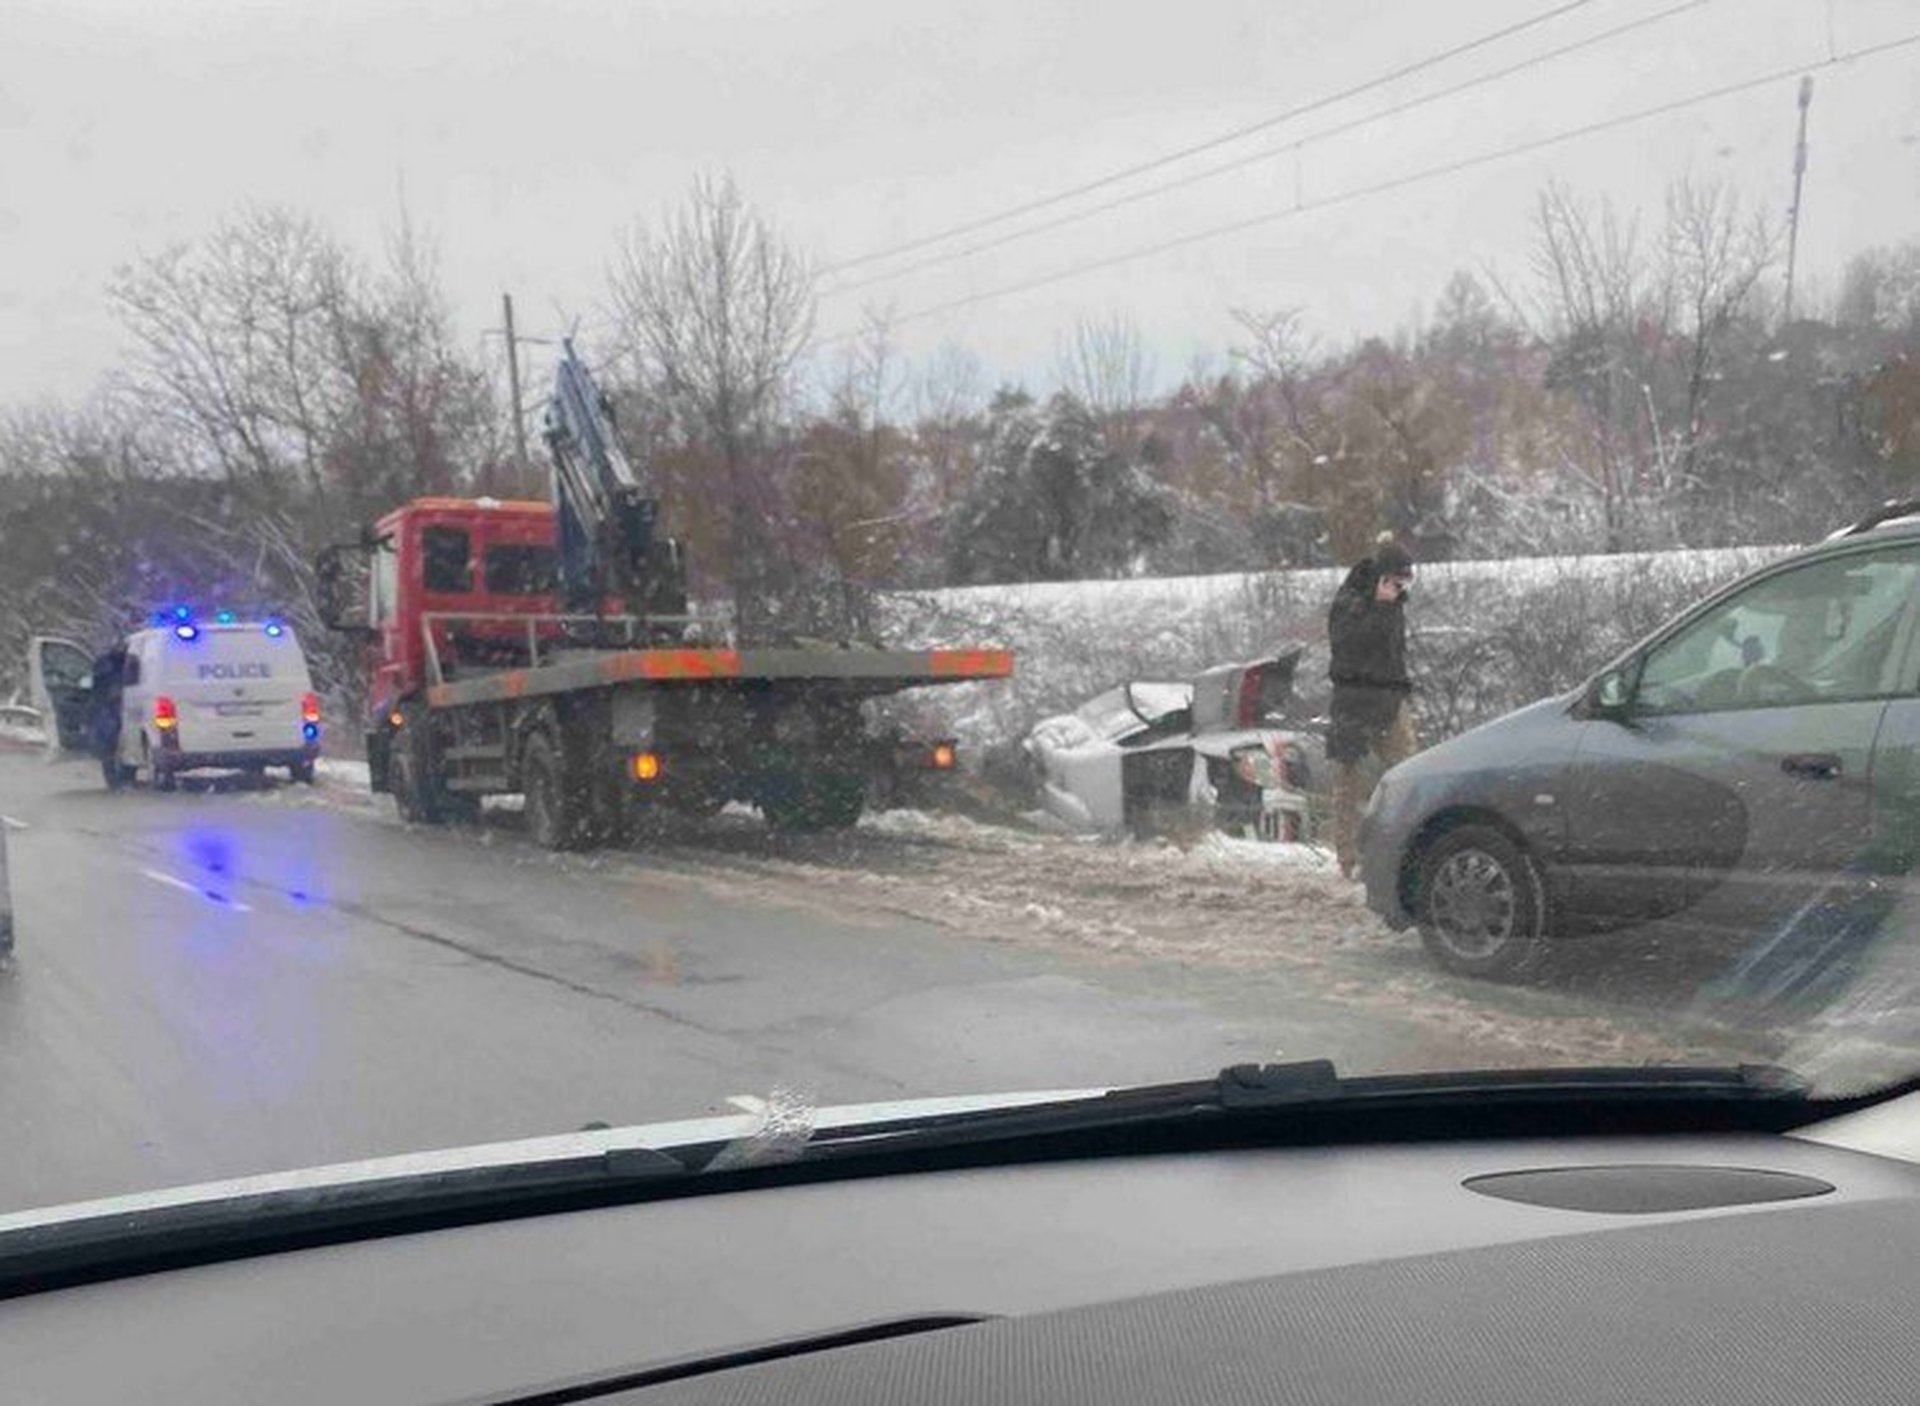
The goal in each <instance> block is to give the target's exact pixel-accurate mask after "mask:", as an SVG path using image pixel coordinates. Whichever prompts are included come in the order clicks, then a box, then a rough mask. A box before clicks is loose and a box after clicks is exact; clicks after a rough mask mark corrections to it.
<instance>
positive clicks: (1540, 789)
mask: <svg viewBox="0 0 1920 1406" xmlns="http://www.w3.org/2000/svg"><path fill="white" fill-rule="evenodd" d="M1917 588H1920V503H1901V504H1889V505H1888V506H1887V507H1886V508H1885V509H1883V510H1881V511H1880V512H1878V513H1875V514H1874V515H1872V516H1870V517H1868V518H1866V519H1864V520H1863V521H1861V522H1859V523H1856V524H1855V525H1854V526H1852V527H1850V528H1847V529H1845V530H1844V531H1843V532H1840V533H1837V534H1835V535H1834V536H1833V537H1832V538H1829V539H1828V540H1827V541H1825V542H1823V543H1822V544H1820V545H1818V546H1816V547H1813V548H1811V549H1809V550H1807V551H1804V552H1800V553H1797V554H1795V555H1793V556H1790V557H1787V558H1784V559H1782V560H1780V561H1778V562H1775V563H1773V564H1772V565H1769V566H1767V567H1764V568H1762V569H1760V570H1758V571H1755V572H1753V573H1752V574H1750V575H1748V576H1746V577H1744V578H1743V579H1741V580H1740V581H1738V582H1736V583H1734V584H1733V585H1731V586H1729V587H1727V588H1726V589H1724V590H1722V591H1720V592H1719V593H1718V594H1716V595H1713V596H1711V597H1709V598H1708V599H1706V600H1705V601H1702V602H1701V603H1700V604H1698V605H1696V606H1694V607H1693V608H1692V609H1690V610H1687V611H1685V612H1683V613H1682V614H1681V615H1679V616H1678V617H1676V618H1675V619H1673V620H1672V621H1670V622H1668V623H1667V624H1666V625H1665V626H1663V627H1662V628H1661V629H1659V630H1657V631H1656V632H1655V633H1654V634H1652V635H1651V636H1649V637H1648V638H1647V639H1645V640H1643V641H1642V642H1641V643H1640V644H1638V645H1636V646H1635V647H1634V648H1632V649H1630V650H1628V651H1627V652H1626V653H1625V654H1624V655H1622V656H1620V657H1619V658H1617V659H1615V660H1613V661H1612V662H1611V663H1609V664H1608V665H1607V666H1606V667H1605V668H1603V669H1602V670H1600V672H1599V673H1597V674H1595V675H1594V676H1593V677H1592V678H1591V679H1589V680H1588V681H1587V682H1586V683H1584V684H1583V685H1581V686H1580V687H1579V688H1576V689H1574V690H1572V691H1571V692H1569V693H1566V694H1564V695H1561V696H1559V697H1555V698H1548V699H1544V700H1542V701H1541V702H1538V703H1535V704H1532V705H1531V706H1529V707H1526V708H1522V709H1520V710H1519V711H1518V712H1515V713H1511V714H1508V715H1507V716H1505V717H1503V718H1500V719H1497V720H1496V721H1494V722H1491V723H1488V724H1486V725H1485V726H1482V727H1479V728H1476V729H1474V730H1473V731H1470V732H1467V733H1463V734H1461V735H1460V736H1458V737H1455V738H1452V739H1450V740H1449V741H1447V742H1444V743H1441V744H1440V745H1438V746H1436V747H1434V748H1432V749H1431V750H1429V751H1426V752H1423V753H1421V754H1419V755H1418V756H1416V757H1413V758H1412V759H1410V760H1408V761H1407V762H1404V763H1402V764H1401V765H1400V766H1397V767H1395V768H1393V769H1392V770H1391V771H1389V772H1388V773H1387V774H1386V776H1385V777H1384V778H1382V780H1381V783H1380V786H1379V788H1378V789H1377V790H1376V792H1375V794H1374V796H1373V800H1372V802H1371V804H1370V806H1369V808H1368V812H1367V815H1366V818H1365V820H1364V822H1363V828H1362V850H1363V853H1362V862H1361V878H1362V880H1363V882H1364V883H1365V885H1366V889H1367V899H1368V903H1369V905H1370V906H1371V907H1372V908H1373V909H1374V911H1375V912H1377V913H1379V914H1380V915H1381V916H1382V917H1384V918H1385V919H1386V921H1387V922H1388V923H1389V924H1390V925H1391V926H1393V927H1395V928H1402V929H1403V928H1406V927H1408V926H1410V925H1417V926H1418V927H1419V929H1420V933H1421V937H1422V939H1423V940H1424V942H1425V944H1426V947H1427V950H1428V952H1429V953H1430V954H1431V955H1432V956H1433V958H1434V959H1435V960H1436V961H1438V962H1439V963H1440V964H1441V965H1442V966H1444V967H1446V968H1448V969H1450V970H1454V971H1459V972H1465V973H1471V974H1475V975H1481V976H1491V977H1500V976H1510V975H1514V974H1517V973H1519V972H1521V971H1523V970H1524V969H1526V968H1527V967H1529V966H1531V965H1532V964H1533V963H1534V962H1535V961H1536V959H1537V958H1538V957H1539V956H1540V954H1541V952H1542V950H1543V948H1544V946H1545V944H1546V943H1547V942H1548V940H1549V939H1552V938H1558V937H1561V936H1566V935H1572V934H1576V933H1581V932H1592V931H1596V930H1603V929H1606V928H1614V927H1622V926H1626V925H1630V924H1636V923H1640V922H1646V921H1651V920H1655V919H1673V918H1681V919H1683V920H1684V921H1685V922H1687V923H1689V924H1694V923H1697V924H1699V925H1701V926H1703V927H1712V928H1720V929H1736V930H1741V931H1745V932H1755V931H1764V930H1769V929H1777V928H1778V927H1779V926H1780V925H1781V924H1782V923H1785V922H1788V921H1790V920H1792V919H1793V918H1794V917H1795V915H1797V914H1804V912H1805V911H1806V905H1807V904H1808V903H1809V902H1811V901H1814V900H1815V899H1817V898H1818V897H1819V896H1820V895H1823V894H1831V893H1832V892H1833V891H1834V887H1835V885H1836V884H1843V885H1844V884H1846V883H1848V882H1851V881H1854V880H1857V881H1858V882H1859V883H1860V884H1861V885H1862V886H1863V887H1864V886H1867V885H1870V884H1872V883H1873V882H1874V881H1875V880H1876V879H1877V878H1879V877H1883V876H1885V875H1887V874H1889V873H1901V874H1904V873H1905V872H1906V870H1907V869H1908V868H1909V867H1910V865H1911V862H1912V859H1913V856H1914V852H1915V845H1914V839H1913V836H1914V833H1915V827H1914V819H1915V816H1916V813H1917V811H1916V801H1920V774H1916V772H1917V770H1920V640H1916V638H1915V635H1916V621H1917V615H1920V612H1917V611H1916V589H1917Z"/></svg>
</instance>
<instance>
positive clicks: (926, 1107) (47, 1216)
mask: <svg viewBox="0 0 1920 1406" xmlns="http://www.w3.org/2000/svg"><path fill="white" fill-rule="evenodd" d="M1107 1092H1109V1090H1107V1089H1105V1088H1095V1089H1044V1090H1026V1091H1020V1092H1013V1093H993V1094H967V1095H957V1096H953V1097H947V1098H924V1099H907V1100H899V1101H893V1102H883V1103H854V1104H839V1105H834V1106H831V1107H823V1108H808V1109H805V1110H804V1112H805V1126H806V1127H807V1128H808V1129H826V1128H849V1127H866V1126H873V1127H876V1128H883V1127H885V1126H886V1125H887V1124H889V1123H896V1122H912V1121H914V1120H917V1119H924V1118H929V1117H935V1116H939V1115H942V1114H949V1113H973V1112H980V1111H984V1110H989V1109H996V1108H1019V1107H1023V1106H1026V1105H1030V1104H1040V1103H1051V1102H1056V1101H1059V1100H1064V1099H1076V1098H1097V1097H1099V1096H1101V1095H1103V1094H1105V1093H1107ZM733 1102H735V1103H736V1104H737V1105H740V1106H741V1111H739V1112H737V1113H729V1114H717V1115H713V1116H710V1117H702V1118H685V1119H678V1120H674V1121H669V1122H660V1123H637V1124H633V1125H631V1126H627V1127H620V1128H595V1129H591V1130H587V1131H582V1132H576V1133H561V1134H558V1135H555V1136H552V1137H538V1138H521V1139H517V1140H515V1141H510V1142H489V1143H476V1144H473V1145H470V1146H466V1147H455V1148H442V1149H438V1150H434V1151H427V1152H409V1153H403V1154H400V1155H398V1156H391V1157H371V1158H365V1159H362V1160H360V1161H354V1162H336V1163H330V1164H327V1165H324V1166H317V1167H304V1168H300V1169H298V1170H293V1171H283V1172H267V1173H261V1174H258V1175H253V1176H245V1177H233V1178H228V1179H225V1180H220V1181H206V1182H196V1183H191V1184H188V1185H185V1186H173V1187H164V1188H161V1189H159V1190H154V1191H140V1192H132V1193H129V1194H127V1195H123V1196H108V1197H101V1198H97V1199H94V1200H88V1201H72V1202H66V1203H64V1204H60V1205H55V1206H45V1207H38V1208H34V1209H30V1210H24V1211H12V1212H7V1213H4V1214H0V1235H7V1234H10V1233H12V1232H15V1231H23V1230H33V1229H42V1228H46V1227H49V1226H59V1225H64V1224H69V1223H74V1222H80V1221H97V1220H100V1219H102V1218H107V1217H117V1216H133V1215H138V1214H141V1213H145V1212H151V1211H156V1210H172V1209H178V1208H181V1207H213V1206H218V1205H220V1204H221V1203H223V1202H232V1201H248V1200H253V1199H256V1198H259V1197H263V1196H278V1195H284V1194H285V1193H288V1192H324V1191H327V1190H331V1189H336V1188H341V1187H351V1186H355V1185H359V1184H363V1183H374V1182H386V1183H392V1182H404V1181H406V1180H408V1179H418V1180H420V1181H422V1182H423V1183H426V1182H430V1181H431V1180H432V1179H434V1178H437V1177H441V1176H444V1175H445V1174H447V1173H450V1172H471V1171H480V1170H486V1169H489V1168H506V1167H528V1166H538V1165H539V1164H541V1163H546V1162H552V1163H564V1162H568V1161H573V1160H577V1159H579V1158H582V1157H594V1156H600V1155H603V1154H606V1153H619V1152H623V1151H638V1150H645V1151H653V1152H672V1151H673V1150H675V1149H677V1148H683V1147H698V1146H707V1145H711V1144H714V1143H728V1144H731V1145H737V1146H739V1147H742V1148H745V1147H749V1146H751V1145H752V1144H753V1143H754V1141H755V1140H756V1139H759V1138H762V1137H765V1136H768V1135H770V1134H772V1133H775V1132H777V1127H778V1123H779V1119H780V1116H781V1111H780V1110H779V1109H778V1108H777V1107H769V1106H768V1105H767V1104H765V1103H763V1102H762V1101H760V1100H758V1099H747V1098H741V1099H737V1100H733Z"/></svg>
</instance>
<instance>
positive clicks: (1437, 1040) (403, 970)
mask: <svg viewBox="0 0 1920 1406" xmlns="http://www.w3.org/2000/svg"><path fill="white" fill-rule="evenodd" d="M0 813H4V814H5V815H6V816H7V817H8V818H9V821H8V828H7V833H6V839H7V842H8V845H9V851H10V857H11V861H12V864H11V867H12V874H13V887H14V902H15V907H16V928H17V931H18V948H17V951H16V953H15V955H14V957H13V959H12V960H11V962H10V963H6V964H0V1129H4V1131H5V1138H6V1145H7V1146H8V1148H9V1150H10V1155H9V1156H8V1157H6V1158H5V1159H4V1161H0V1209H9V1208H17V1207H21V1206H27V1205H35V1204H44V1203H48V1202H52V1201H58V1200H66V1199H70V1198H74V1197H79V1196H91V1195H97V1194H102V1193H106V1192H112V1191H117V1190H123V1189H133V1188H138V1187H147V1186H155V1185H160V1184H165V1183H172V1182H177V1181H183V1180H192V1179H198V1178H203V1177H208V1176H214V1175H225V1174H232V1173H238V1172H245V1171H254V1170H267V1169H273V1168H280V1167H289V1166H298V1165H304V1164H309V1163H313V1162H317V1161H331V1160H338V1159H341V1158H348V1157H355V1156H362V1155H370V1154H376V1153H384V1152H395V1151H402V1150H407V1149H413V1148H422V1147H432V1146H445V1145H450V1144H457V1143H462V1142H471V1141H478V1140H483V1139H493V1138H503V1137H515V1136H522V1135H529V1134H537V1133H543V1132H554V1131H561V1130H566V1129H570V1128H574V1127H578V1126H580V1125H581V1124H583V1123H585V1122H588V1121H589V1120H596V1119H597V1120H603V1121H606V1122H610V1123H616V1124H617V1123H622V1122H632V1121H641V1120H646V1119H654V1118H663V1117H668V1116H675V1115H690V1114H695V1113H699V1112H703V1111H708V1110H713V1109H717V1108H720V1107H722V1106H723V1105H724V1102H725V1100H726V1099H727V1098H729V1097H730V1096H734V1095H741V1094H765V1093H767V1092H768V1091H770V1090H772V1089H775V1088H783V1089H792V1090H795V1091H798V1092H800V1093H802V1094H805V1095H808V1096H811V1097H815V1098H819V1099H823V1100H830V1101H850V1100H858V1099H865V1098H880V1097H889V1096H897V1095H903V1094H904V1095H917V1094H935V1093H959V1092H975V1091H988V1090H995V1089H1010V1088H1036V1087H1038V1088H1046V1087H1062V1086H1078V1085H1090V1084H1106V1083H1118V1082H1132V1081H1139V1080H1152V1079H1165V1078H1175V1077H1191V1076H1195V1075H1201V1074H1206V1073H1210V1072H1212V1071H1213V1070H1215V1069H1217V1068H1218V1067H1220V1066H1221V1065H1224V1064H1228V1063H1235V1062H1240V1061H1247V1060H1271V1059H1291V1058H1307V1057H1316V1056H1326V1057H1331V1058H1332V1059H1334V1060H1335V1061H1336V1062H1338V1064H1339V1065H1340V1066H1341V1068H1342V1069H1343V1070H1345V1071H1348V1072H1367V1071H1375V1070H1382V1069H1393V1068H1440V1067H1462V1066H1469V1065H1485V1064H1509V1065H1511V1064H1539V1063H1550V1062H1570V1061H1573V1062H1593V1061H1609V1062H1618V1061H1636V1060H1641V1059H1651V1058H1696V1059H1697V1058H1708V1057H1713V1058H1728V1057H1749V1056H1751V1055H1752V1054H1754V1053H1756V1051H1755V1050H1754V1049H1752V1048H1751V1047H1750V1046H1749V1045H1747V1044H1746V1043H1744V1042H1742V1041H1738V1040H1735V1039H1733V1038H1731V1037H1727V1036H1724V1035H1722V1034H1721V1033H1719V1032H1717V1031H1716V1030H1715V1029H1714V1028H1712V1027H1706V1026H1700V1025H1698V1024H1697V1023H1693V1022H1685V1023H1682V1022H1680V1021H1679V1019H1678V1017H1677V1015H1675V1014H1674V1013H1672V1012H1668V1013H1667V1014H1665V1015H1662V1014H1661V1013H1660V1012H1659V1011H1653V1012H1647V1011H1645V1010H1642V1009H1637V1008H1639V1007H1644V1006H1646V1005H1648V1004H1650V1003H1651V1004H1654V1005H1658V1003H1659V1002H1658V999H1656V998H1657V994H1658V993H1659V992H1661V991H1664V990H1667V989H1669V988H1675V989H1677V986H1676V983H1677V984H1678V985H1679V986H1684V984H1685V981H1684V978H1685V976H1686V973H1685V971H1684V970H1682V969H1676V968H1675V967H1674V965H1673V963H1672V962H1671V961H1667V960H1665V959H1661V960H1649V961H1643V962H1642V963H1641V964H1640V965H1638V966H1636V967H1634V968H1632V971H1634V972H1635V973H1637V974H1638V976H1637V980H1638V981H1639V985H1637V986H1636V985H1634V984H1632V983H1631V982H1630V983H1629V984H1628V985H1627V986H1625V987H1620V986H1618V984H1617V983H1614V984H1612V985H1609V984H1607V983H1596V982H1589V983H1587V984H1586V985H1585V986H1583V984H1582V980H1581V978H1580V975H1579V973H1578V972H1577V971H1576V972H1574V973H1573V974H1572V975H1571V976H1570V977H1569V978H1567V980H1565V981H1563V982H1561V983H1559V984H1558V985H1555V986H1549V987H1539V988H1530V989H1506V988H1497V987H1485V986H1479V985H1476V984H1474V983H1465V982H1454V981H1449V980H1447V979H1445V978H1442V977H1439V976H1437V975H1435V974H1434V973H1433V972H1432V971H1430V970H1429V968H1428V967H1427V966H1426V964H1425V962H1424V960H1423V958H1422V957H1421V955H1420V953H1419V950H1418V945H1417V943H1415V942H1413V941H1412V940H1410V939H1408V938H1405V937H1394V936H1392V935H1389V934H1386V933H1384V932H1383V931H1382V930H1381V929H1380V928H1378V927H1377V926H1376V925H1375V924H1374V922H1373V921H1372V920H1371V918H1370V917H1369V916H1368V915H1367V914H1366V913H1365V911H1364V909H1363V908H1361V907H1360V906H1359V902H1358V898H1357V895H1356V894H1355V893H1354V891H1353V890H1351V889H1350V888H1348V887H1347V886H1345V885H1341V884H1339V883H1338V882H1337V881H1335V880H1332V879H1331V878H1330V877H1329V876H1328V875H1327V874H1326V872H1325V870H1324V869H1316V868H1314V867H1313V866H1312V864H1311V863H1310V862H1309V860H1308V857H1305V856H1303V855H1301V854H1300V853H1299V852H1287V851H1281V850H1279V849H1273V848H1267V847H1261V846H1252V845H1238V844H1233V843H1224V842H1218V841H1215V842H1209V843H1205V844H1202V845H1200V846H1199V847H1197V848H1196V849H1194V850H1192V851H1190V852H1182V851H1180V850H1176V849H1172V848H1168V847H1145V846H1132V845H1103V844H1091V843H1085V842H1081V841H1075V840H1068V839H1063V838H1059V837H1052V836H1042V835H1028V834H1024V833H1021V832H1017V831H1013V830H1007V829H1000V828H997V827H989V826H979V825H974V824H971V823H969V822H965V821H960V820H955V819H951V818H936V817H928V816H921V815H917V814H913V813H894V814H890V815H886V816H882V817H878V818H877V819H873V820H870V821H869V822H867V823H866V824H864V825H863V826H862V827H861V829H860V830H859V831H857V832H854V833H852V834H849V835H841V836H830V837H814V838H808V839H781V838H778V837H774V836H771V835H769V834H767V833H766V832H765V831H764V830H762V829H760V828H759V827H758V826H757V824H755V823H753V822H751V821H749V820H743V819H739V818H735V817H731V816H729V817H723V818H722V819H721V820H720V821H718V822H715V823H714V824H713V825H711V826H708V827H705V828H703V829H702V830H701V831H699V832H698V833H697V834H693V835H690V836H687V837H683V838H682V839H681V840H679V841H676V842H674V843H671V844H667V845H662V846H659V847H657V848H655V849H651V850H649V851H647V852H645V853H620V854H601V855H585V856H555V855H549V854H547V853H545V852H542V851H540V850H537V849H535V848H534V847H532V846H531V845H530V844H529V843H527V842H526V841H525V840H524V839H523V838H522V837H521V836H520V835H519V834H518V831H517V823H516V817H513V816H511V815H499V816H494V817H492V818H491V819H490V820H489V822H488V823H487V824H485V825H483V826H482V827H480V828H478V829H475V830H464V831H462V830H449V831H439V830H422V829H411V828H408V827H406V826H403V825H401V824H400V823H399V822H398V821H397V820H395V819H394V818H393V816H392V811H391V807H390V805H388V803H386V802H385V801H384V800H379V801H376V800H375V799H374V798H372V797H368V796H366V795H365V794H364V793H361V792H359V791H357V790H356V789H354V788H353V787H351V786H350V785H346V784H343V783H342V782H341V781H340V780H339V779H338V778H337V777H336V778H333V779H331V780H328V781H326V782H324V784H323V785H322V787H321V788H319V790H318V791H317V792H315V791H308V790H305V789H304V788H292V787H284V786H275V787H271V788H269V789H268V790H266V791H264V792H252V791H247V790H243V789H238V788H236V787H234V786H220V787H215V788H212V789H206V788H197V789H189V790H187V791H183V792H182V793H180V794H174V795H153V794H147V793H129V794H123V795H117V796H110V795H108V794H106V793H105V792H104V790H102V789H101V787H100V785H99V781H98V774H97V772H96V771H95V770H94V769H93V768H92V767H91V766H89V765H87V764H83V763H80V762H49V761H47V760H46V759H45V758H43V757H42V756H41V755H39V754H38V753H36V752H33V751H31V750H18V749H16V750H13V751H8V752H0Z"/></svg>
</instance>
